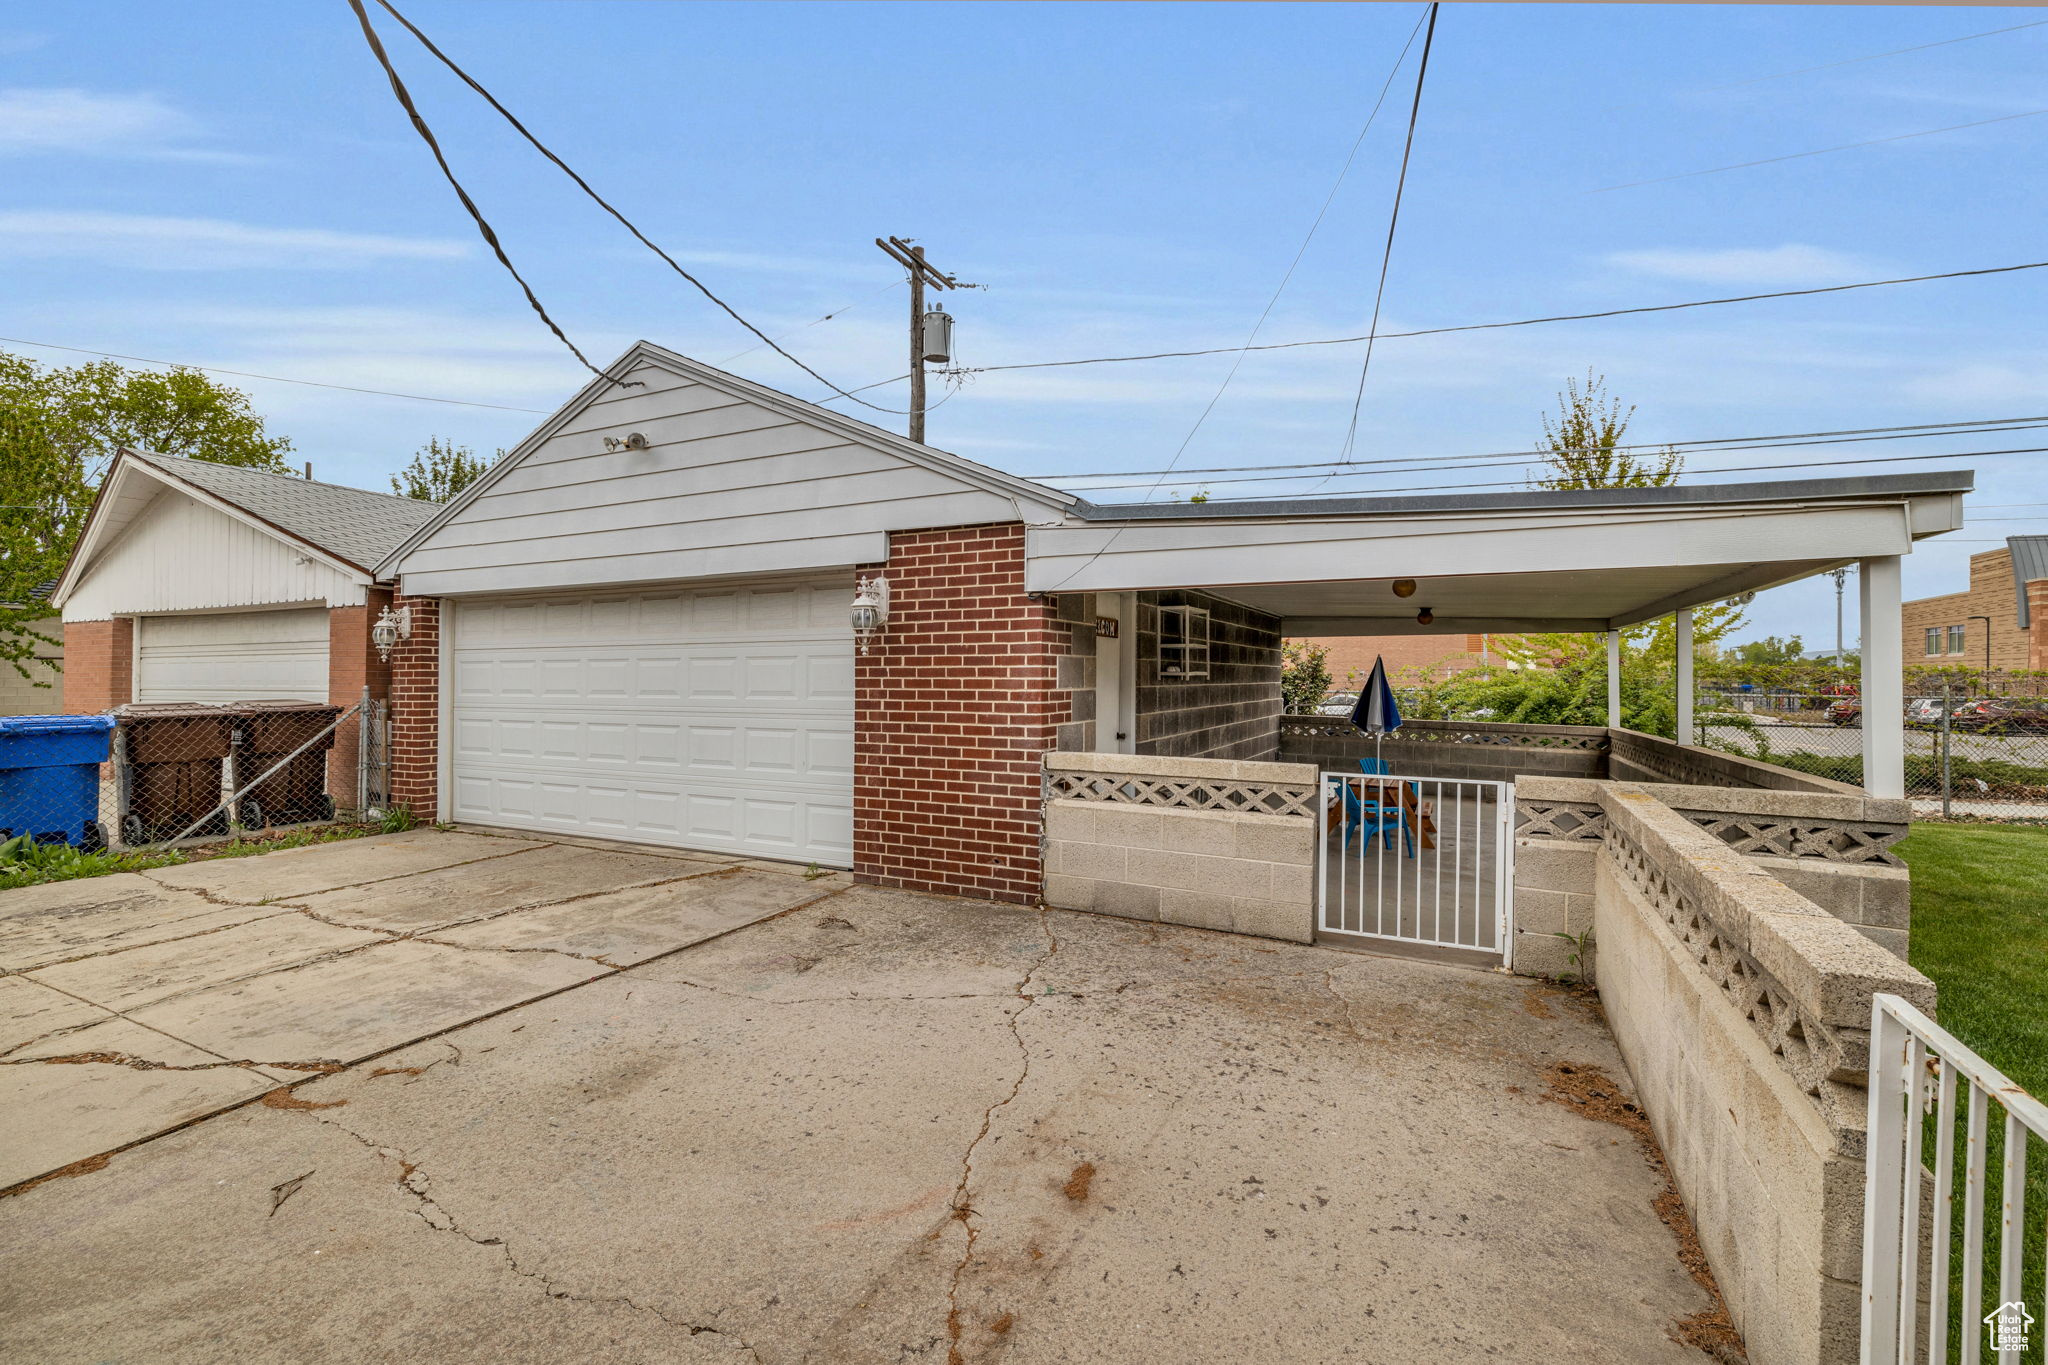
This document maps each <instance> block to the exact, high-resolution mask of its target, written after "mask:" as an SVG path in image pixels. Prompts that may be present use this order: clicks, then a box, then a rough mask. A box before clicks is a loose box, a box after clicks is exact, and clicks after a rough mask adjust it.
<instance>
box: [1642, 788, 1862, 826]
mask: <svg viewBox="0 0 2048 1365" xmlns="http://www.w3.org/2000/svg"><path fill="white" fill-rule="evenodd" d="M1654 795H1655V796H1656V797H1657V799H1658V800H1660V801H1662V802H1663V803H1664V804H1665V805H1667V806H1669V807H1671V808H1672V809H1673V810H1696V811H1713V812H1717V813H1721V814H1729V815H1781V816H1788V817H1793V818H1799V819H1812V820H1862V819H1864V818H1866V817H1865V812H1864V807H1865V806H1866V805H1867V804H1868V802H1867V801H1866V800H1865V798H1863V797H1861V796H1843V795H1837V794H1835V793H1832V792H1787V791H1765V790H1763V789H1762V788H1751V787H1693V786H1686V785H1682V784H1680V783H1676V782H1672V783H1658V784H1657V790H1656V791H1655V792H1654Z"/></svg>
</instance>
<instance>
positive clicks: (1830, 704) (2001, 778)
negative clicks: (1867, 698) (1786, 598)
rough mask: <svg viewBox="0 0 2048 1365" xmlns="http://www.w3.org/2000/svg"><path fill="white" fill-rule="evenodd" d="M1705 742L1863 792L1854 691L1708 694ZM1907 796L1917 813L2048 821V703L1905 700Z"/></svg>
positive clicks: (2018, 697) (1933, 694)
mask: <svg viewBox="0 0 2048 1365" xmlns="http://www.w3.org/2000/svg"><path fill="white" fill-rule="evenodd" d="M1698 717H1699V719H1698V725H1699V730H1700V734H1699V742H1700V743H1701V744H1704V745H1706V746H1708V747H1709V748H1715V749H1722V750H1725V751H1727V752H1729V753H1735V754H1741V755H1742V756H1743V757H1745V758H1754V759H1758V760H1760V761H1762V762H1765V763H1773V764H1776V765H1777V766H1779V767H1783V768H1791V769H1794V770H1795V771H1799V772H1806V773H1813V774H1815V775H1817V776H1820V777H1829V778H1833V779H1835V780H1836V781H1838V782H1848V783H1853V784H1857V785H1860V784H1861V783H1862V781H1863V724H1864V719H1865V718H1864V714H1863V703H1862V699H1861V698H1860V697H1859V696H1858V695H1857V694H1856V693H1855V692H1854V691H1853V690H1850V689H1848V688H1837V689H1835V690H1831V691H1795V690H1791V689H1784V688H1751V689H1730V690H1724V691H1710V692H1702V694H1701V696H1700V698H1699V703H1698ZM1902 719H1903V722H1904V724H1905V727H1906V734H1905V740H1906V795H1907V796H1908V797H1909V798H1910V799H1911V800H1912V802H1913V807H1914V813H1915V814H1916V815H1920V816H1937V815H1938V816H1941V817H1944V818H1953V819H1987V818H1988V819H2022V820H2041V819H2048V697H2042V696H2040V695H2035V694H2033V693H2032V690H2031V689H2029V690H2028V691H2027V692H2019V691H2017V690H2011V691H2008V690H2003V689H2001V690H1999V691H1996V692H1989V693H1987V692H1986V691H1983V690H1979V689H1963V688H1957V687H1945V688H1943V689H1941V690H1939V691H1930V690H1925V689H1920V690H1915V691H1909V692H1908V694H1907V697H1906V706H1905V714H1904V716H1903V717H1902Z"/></svg>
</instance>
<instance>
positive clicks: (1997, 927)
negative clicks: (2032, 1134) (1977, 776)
mask: <svg viewBox="0 0 2048 1365" xmlns="http://www.w3.org/2000/svg"><path fill="white" fill-rule="evenodd" d="M1898 848H1899V854H1900V856H1901V857H1903V858H1904V859H1905V860H1906V863H1907V865H1908V866H1909V867H1911V868H1912V870H1913V947H1912V957H1913V965H1914V966H1915V967H1918V968H1919V969H1920V970H1921V971H1923V972H1925V973H1927V975H1928V976H1930V977H1932V978H1934V984H1935V986H1936V987H1937V988H1938V989H1939V991H1940V995H1939V998H1938V1004H1937V1006H1936V1011H1935V1013H1936V1017H1937V1019H1938V1020H1939V1022H1940V1023H1941V1026H1942V1027H1943V1028H1945V1029H1947V1030H1948V1031H1949V1032H1950V1033H1953V1034H1955V1035H1956V1036H1957V1037H1958V1038H1960V1039H1962V1040H1963V1041H1964V1042H1965V1043H1967V1044H1969V1045H1970V1046H1971V1047H1972V1048H1974V1049H1976V1051H1977V1053H1978V1055H1980V1056H1981V1057H1983V1058H1984V1060H1985V1061H1987V1062H1989V1063H1991V1065H1993V1066H1995V1067H1997V1068H1999V1069H2000V1070H2001V1071H2003V1072H2005V1074H2006V1075H2008V1076H2010V1077H2011V1078H2012V1079H2013V1080H2014V1081H2016V1082H2018V1083H2019V1084H2020V1085H2021V1086H2023V1087H2024V1088H2026V1089H2027V1090H2028V1091H2029V1092H2031V1093H2033V1094H2035V1095H2041V1096H2048V828H2044V827H2041V826H2038V825H1946V824H1932V823H1928V824H1917V825H1915V826H1913V833H1912V834H1911V835H1909V836H1908V837H1907V838H1906V839H1905V840H1903V841H1902V842H1901V843H1900V844H1899V846H1898ZM1997 1123H1998V1120H1997V1118H1996V1117H1995V1114H1994V1118H1993V1125H1994V1128H1995V1127H1996V1126H1997ZM2002 1149H2003V1142H2002V1141H2001V1140H2000V1139H1999V1137H1998V1135H1997V1134H1996V1133H1995V1132H1994V1134H1993V1135H1992V1157H1993V1161H1994V1162H1995V1161H1996V1160H1997V1158H1998V1155H1999V1153H2000V1152H2001V1151H2002ZM2027 1158H2028V1160H2027V1221H2028V1224H2029V1233H2028V1238H2027V1249H2026V1261H2027V1269H2026V1274H2025V1279H2024V1281H2023V1283H2024V1284H2025V1286H2026V1291H2027V1294H2028V1298H2029V1301H2030V1304H2031V1305H2032V1306H2033V1308H2034V1312H2035V1314H2036V1316H2037V1317H2048V1314H2043V1313H2042V1312H2041V1309H2040V1307H2039V1305H2038V1303H2035V1302H2034V1300H2035V1297H2036V1296H2038V1295H2039V1294H2040V1292H2041V1289H2040V1285H2041V1277H2042V1273H2043V1272H2042V1256H2043V1246H2042V1243H2043V1238H2042V1236H2041V1232H2040V1229H2041V1227H2042V1220H2043V1218H2044V1217H2048V1145H2044V1144H2042V1143H2039V1142H2032V1143H2029V1144H2028V1152H2027ZM1991 1179H1992V1185H1993V1201H1994V1202H1993V1203H1992V1205H1991V1207H1990V1209H1988V1210H1987V1212H1988V1214H1989V1216H1990V1220H1991V1226H1990V1227H1989V1228H1988V1229H1987V1239H1986V1240H1987V1243H1988V1244H1990V1245H1993V1246H1995V1240H1994V1239H1995V1237H1996V1229H1997V1222H1996V1220H1997V1216H1998V1215H1997V1205H1996V1203H1995V1199H1996V1183H1997V1172H1996V1167H1995V1165H1994V1168H1993V1171H1992V1176H1991ZM1993 1254H1994V1256H1995V1252H1994V1253H1993ZM1955 1268H1957V1269H1959V1268H1960V1263H1959V1262H1958V1263H1957V1265H1956V1267H1955ZM1987 1272H1989V1267H1987ZM1995 1285H1996V1282H1995V1281H1992V1282H1990V1283H1987V1284H1986V1286H1985V1294H1986V1305H1985V1306H1986V1307H1987V1308H1988V1307H1989V1306H1990V1305H1991V1304H1993V1303H1995V1302H1996V1300H1995V1299H1993V1298H1991V1297H1990V1296H1991V1295H1992V1294H1993V1293H1994V1292H1995ZM1952 1302H1953V1300H1952ZM2037 1330H2039V1329H2038V1328H2037ZM2036 1349H2038V1347H2037V1348H2036ZM2031 1354H2032V1353H2031V1352H2030V1353H2029V1356H2030V1358H2031Z"/></svg>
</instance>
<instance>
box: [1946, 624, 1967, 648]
mask: <svg viewBox="0 0 2048 1365" xmlns="http://www.w3.org/2000/svg"><path fill="white" fill-rule="evenodd" d="M1965 629H1966V627H1963V626H1950V627H1949V628H1948V652H1949V653H1951V654H1960V653H1962V652H1963V648H1964V646H1963V632H1964V630H1965Z"/></svg>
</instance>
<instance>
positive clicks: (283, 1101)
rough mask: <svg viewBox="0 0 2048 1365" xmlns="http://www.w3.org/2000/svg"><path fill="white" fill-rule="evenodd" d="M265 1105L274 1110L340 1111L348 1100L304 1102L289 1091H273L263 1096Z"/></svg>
mask: <svg viewBox="0 0 2048 1365" xmlns="http://www.w3.org/2000/svg"><path fill="white" fill-rule="evenodd" d="M263 1103H264V1104H266V1105H268V1106H269V1107H270V1108H272V1109H339V1108H341V1106H342V1105H344V1104H347V1103H348V1101H347V1100H328V1101H327V1102H326V1103H325V1104H321V1103H317V1102H315V1101H313V1100H302V1099H300V1098H299V1097H298V1096H297V1095H294V1094H293V1093H292V1092H291V1091H290V1090H289V1089H281V1090H272V1091H269V1092H267V1093H266V1094H265V1095H264V1096H263Z"/></svg>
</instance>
